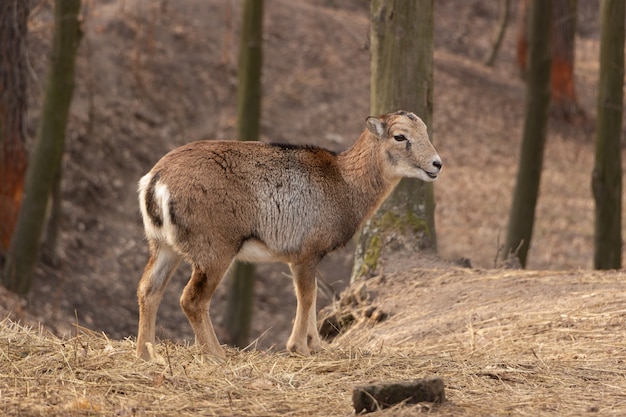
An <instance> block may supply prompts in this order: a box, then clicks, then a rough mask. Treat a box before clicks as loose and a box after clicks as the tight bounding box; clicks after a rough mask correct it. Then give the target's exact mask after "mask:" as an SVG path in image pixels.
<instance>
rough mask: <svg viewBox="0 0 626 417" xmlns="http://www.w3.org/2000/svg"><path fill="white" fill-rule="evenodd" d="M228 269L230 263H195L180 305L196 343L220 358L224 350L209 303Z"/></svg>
mask: <svg viewBox="0 0 626 417" xmlns="http://www.w3.org/2000/svg"><path fill="white" fill-rule="evenodd" d="M227 269H228V264H226V265H220V266H218V265H212V267H208V268H207V267H200V266H197V265H194V267H193V272H192V274H191V279H190V280H189V282H188V283H187V285H186V286H185V289H184V291H183V295H182V297H181V298H180V305H181V307H182V308H183V311H184V312H185V315H186V316H187V318H188V319H189V323H190V324H191V327H192V328H193V331H194V333H195V335H196V344H197V345H199V346H202V348H203V349H204V350H205V351H206V352H207V353H208V354H210V355H212V356H216V357H219V358H223V357H224V350H223V349H222V347H221V346H220V342H219V341H218V340H217V336H216V335H215V330H214V329H213V324H212V323H211V318H210V317H209V305H210V302H211V297H213V293H215V289H216V288H217V285H218V284H219V282H220V281H221V279H222V277H223V276H224V274H225V273H226V271H227Z"/></svg>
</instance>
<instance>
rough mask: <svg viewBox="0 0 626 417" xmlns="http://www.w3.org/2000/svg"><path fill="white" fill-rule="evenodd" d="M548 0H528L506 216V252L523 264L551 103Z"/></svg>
mask: <svg viewBox="0 0 626 417" xmlns="http://www.w3.org/2000/svg"><path fill="white" fill-rule="evenodd" d="M551 7H552V5H551V0H533V1H532V2H531V3H530V10H529V12H530V31H529V40H528V46H529V48H528V76H527V80H526V112H525V114H526V116H525V119H524V131H523V137H522V149H521V155H520V162H519V169H518V172H517V181H516V185H515V191H514V195H513V204H512V206H511V213H510V216H509V227H508V233H507V239H506V244H505V248H504V249H505V254H507V255H508V254H510V253H512V252H515V251H517V253H516V255H517V257H518V259H519V261H520V263H521V265H522V266H524V267H525V266H526V258H527V255H528V249H529V248H530V241H531V237H532V231H533V225H534V222H535V206H536V205H537V196H538V194H539V184H540V181H541V170H542V165H543V151H544V147H545V141H546V135H547V133H546V130H547V125H548V110H549V106H550V62H551V57H550V35H551V30H550V26H551V20H552V14H551V13H546V12H545V10H546V9H548V10H550V9H551Z"/></svg>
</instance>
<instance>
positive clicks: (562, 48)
mask: <svg viewBox="0 0 626 417" xmlns="http://www.w3.org/2000/svg"><path fill="white" fill-rule="evenodd" d="M577 6H578V1H577V0H552V7H551V9H552V20H553V22H554V23H553V25H552V39H551V46H550V48H551V49H550V51H551V54H552V65H551V73H550V96H551V100H552V104H551V107H552V112H553V114H554V115H555V116H557V117H559V118H561V119H565V120H576V119H578V118H580V117H583V116H584V115H583V111H582V109H581V108H580V106H579V105H578V96H577V94H576V86H575V83H574V60H575V54H574V51H575V39H576V10H577ZM527 9H528V1H527V0H521V1H520V8H519V19H518V21H519V23H518V25H519V32H518V39H517V64H518V66H519V68H520V72H521V73H522V77H523V78H525V77H526V64H527V63H526V58H527V56H528V53H527V52H528V39H527V38H528V24H529V22H528V12H527ZM546 9H548V8H547V6H545V5H544V11H545V10H546Z"/></svg>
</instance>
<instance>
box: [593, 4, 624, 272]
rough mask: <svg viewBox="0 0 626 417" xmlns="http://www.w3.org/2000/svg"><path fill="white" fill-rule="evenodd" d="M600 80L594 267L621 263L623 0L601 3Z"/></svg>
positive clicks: (594, 191) (594, 175)
mask: <svg viewBox="0 0 626 417" xmlns="http://www.w3.org/2000/svg"><path fill="white" fill-rule="evenodd" d="M600 9H601V11H600V15H601V19H602V24H601V34H600V36H601V38H600V80H599V87H598V116H597V119H596V150H595V153H596V157H595V166H594V169H593V176H592V188H593V195H594V199H595V205H596V210H595V254H594V268H596V269H620V268H621V267H622V165H621V164H622V161H621V154H622V152H621V146H620V143H621V138H622V110H623V98H624V97H623V95H624V93H623V84H624V13H625V11H624V0H603V1H602V2H601V6H600Z"/></svg>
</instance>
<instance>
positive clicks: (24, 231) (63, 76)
mask: <svg viewBox="0 0 626 417" xmlns="http://www.w3.org/2000/svg"><path fill="white" fill-rule="evenodd" d="M80 6H81V2H80V0H56V1H55V10H54V38H53V41H52V53H51V61H50V69H49V70H48V79H47V81H46V91H45V96H44V103H43V110H42V113H41V122H40V125H39V131H38V135H37V142H36V144H35V149H34V150H33V153H32V155H31V159H30V164H29V168H28V171H27V174H26V183H25V187H24V190H25V193H24V200H23V202H22V208H21V210H20V214H19V218H18V221H17V225H16V228H15V232H14V234H13V238H12V239H11V244H10V247H9V251H8V253H7V258H6V264H5V268H4V276H3V281H4V284H5V286H6V287H7V288H9V289H10V290H12V291H15V292H18V293H20V294H26V293H28V291H29V290H30V287H31V282H32V275H33V270H34V268H35V264H36V262H37V256H38V254H39V247H40V244H41V238H42V233H43V229H44V225H45V220H46V210H47V206H48V202H49V198H50V194H51V193H52V188H53V184H54V179H55V177H56V175H57V173H58V172H59V167H60V166H61V159H62V156H63V147H64V141H65V128H66V125H67V119H68V114H69V107H70V102H71V99H72V92H73V90H74V63H75V58H76V49H77V48H78V44H79V42H80V38H81V35H82V32H81V27H80V24H79V21H78V13H79V12H80Z"/></svg>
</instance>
